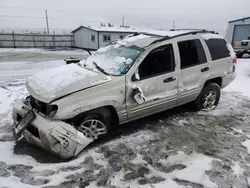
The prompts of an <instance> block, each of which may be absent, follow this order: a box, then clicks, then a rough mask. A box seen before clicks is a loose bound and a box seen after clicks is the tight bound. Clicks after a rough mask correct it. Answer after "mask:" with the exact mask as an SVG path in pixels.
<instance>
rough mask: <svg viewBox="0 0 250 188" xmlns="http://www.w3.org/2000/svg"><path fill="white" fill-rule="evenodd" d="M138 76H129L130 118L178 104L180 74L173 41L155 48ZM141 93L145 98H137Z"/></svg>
mask: <svg viewBox="0 0 250 188" xmlns="http://www.w3.org/2000/svg"><path fill="white" fill-rule="evenodd" d="M137 73H138V74H137V75H136V76H132V77H131V78H128V79H127V94H126V107H127V111H128V119H129V120H133V119H138V118H141V117H144V116H147V115H150V114H154V113H157V112H160V111H164V110H166V109H169V108H172V107H174V106H176V103H177V86H178V76H177V73H176V72H175V57H174V49H173V45H172V44H167V45H164V46H160V47H157V48H156V49H153V50H152V51H151V52H150V53H149V54H148V55H147V56H146V57H145V58H144V59H143V61H142V62H141V63H140V65H139V66H138V68H137ZM138 91H139V93H141V96H140V97H142V98H143V99H142V100H141V102H139V103H138V102H137V101H136V99H135V98H134V97H135V95H136V94H138Z"/></svg>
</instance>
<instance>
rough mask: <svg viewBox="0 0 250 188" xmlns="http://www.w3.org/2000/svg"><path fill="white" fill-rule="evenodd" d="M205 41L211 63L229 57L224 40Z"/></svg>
mask: <svg viewBox="0 0 250 188" xmlns="http://www.w3.org/2000/svg"><path fill="white" fill-rule="evenodd" d="M205 41H206V44H207V47H208V49H209V51H210V54H211V57H212V60H213V61H215V60H217V59H223V58H227V57H230V52H229V50H228V48H227V43H226V41H225V40H224V39H209V40H205Z"/></svg>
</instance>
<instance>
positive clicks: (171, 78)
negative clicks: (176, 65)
mask: <svg viewBox="0 0 250 188" xmlns="http://www.w3.org/2000/svg"><path fill="white" fill-rule="evenodd" d="M175 80H176V78H173V77H169V78H166V79H165V80H163V82H164V83H167V82H172V81H175Z"/></svg>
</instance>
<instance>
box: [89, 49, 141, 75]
mask: <svg viewBox="0 0 250 188" xmlns="http://www.w3.org/2000/svg"><path fill="white" fill-rule="evenodd" d="M142 51H143V49H142V48H140V47H138V46H129V47H125V46H118V47H117V46H116V47H112V45H111V46H109V47H108V48H107V47H106V50H101V51H97V53H96V54H94V55H91V56H89V57H88V58H87V60H86V61H85V63H84V67H85V68H87V69H97V70H98V71H100V72H102V73H104V74H108V75H113V76H120V75H124V74H126V73H127V72H128V70H129V69H130V67H131V66H132V65H133V63H134V62H135V60H136V59H137V58H138V56H139V55H140V54H141V52H142Z"/></svg>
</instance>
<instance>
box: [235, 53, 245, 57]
mask: <svg viewBox="0 0 250 188" xmlns="http://www.w3.org/2000/svg"><path fill="white" fill-rule="evenodd" d="M243 55H244V53H243V54H242V53H240V54H237V55H236V57H237V58H242V57H243Z"/></svg>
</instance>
